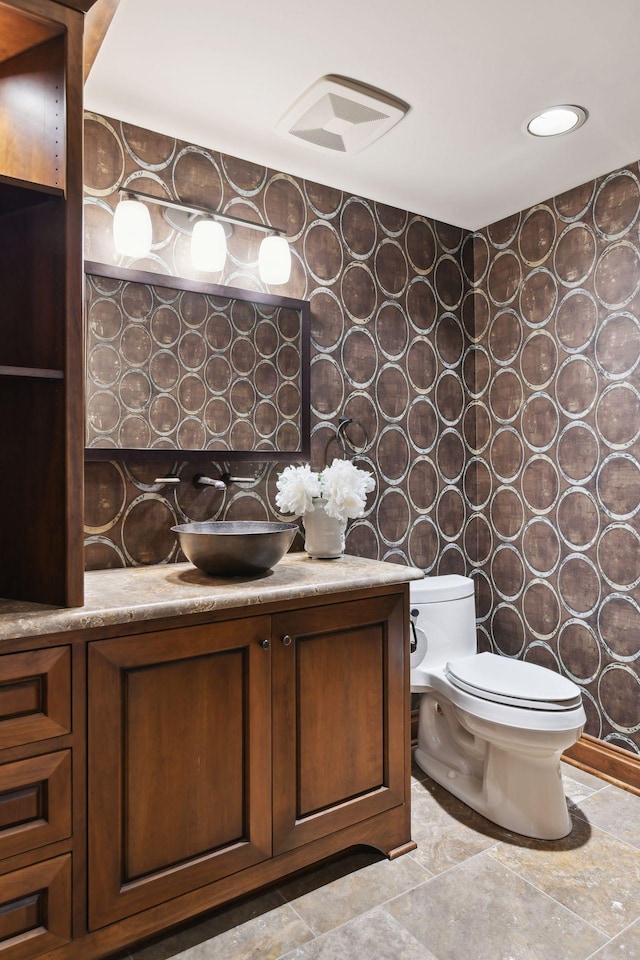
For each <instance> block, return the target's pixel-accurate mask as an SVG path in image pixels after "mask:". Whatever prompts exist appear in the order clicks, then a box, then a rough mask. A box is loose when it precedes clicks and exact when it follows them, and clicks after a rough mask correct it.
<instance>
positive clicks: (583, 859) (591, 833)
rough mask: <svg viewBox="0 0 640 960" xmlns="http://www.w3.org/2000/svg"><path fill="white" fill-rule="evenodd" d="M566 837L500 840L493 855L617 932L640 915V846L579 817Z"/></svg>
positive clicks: (596, 923)
mask: <svg viewBox="0 0 640 960" xmlns="http://www.w3.org/2000/svg"><path fill="white" fill-rule="evenodd" d="M573 824H574V826H573V830H572V831H571V833H570V834H569V836H568V837H565V838H564V839H563V840H554V841H553V842H545V841H541V840H523V841H522V843H521V845H520V846H514V845H510V844H507V843H498V844H497V845H496V846H495V847H493V848H492V849H491V850H490V851H489V853H488V855H489V856H491V857H493V858H494V859H496V860H497V861H499V862H500V863H502V864H504V865H505V866H507V867H509V868H510V869H511V870H514V871H515V872H516V873H518V874H519V875H520V876H521V877H524V878H525V879H526V880H528V881H530V882H531V883H533V884H535V886H536V887H539V889H540V890H543V891H544V892H545V893H547V894H549V896H551V897H553V898H554V899H555V900H557V901H558V902H559V903H562V904H564V906H566V907H568V908H569V909H570V910H573V911H574V912H575V913H576V914H578V916H580V917H583V918H584V919H585V920H588V921H589V922H590V923H591V924H593V925H594V926H595V927H597V928H598V929H599V930H602V931H603V932H604V933H606V934H608V936H610V937H612V936H615V935H616V934H617V933H620V931H621V930H623V929H624V928H625V927H626V926H628V925H629V924H630V923H632V922H633V921H634V920H636V919H637V918H638V917H639V916H640V851H638V850H637V849H635V848H634V847H632V846H630V845H629V844H627V843H624V842H623V841H621V840H617V839H616V838H615V837H612V836H609V835H608V834H606V833H604V832H603V831H602V830H599V829H598V828H597V827H594V826H592V825H591V824H589V823H587V822H586V821H584V820H582V819H580V818H579V817H576V818H574V819H573Z"/></svg>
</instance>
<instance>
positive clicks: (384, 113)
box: [276, 76, 409, 153]
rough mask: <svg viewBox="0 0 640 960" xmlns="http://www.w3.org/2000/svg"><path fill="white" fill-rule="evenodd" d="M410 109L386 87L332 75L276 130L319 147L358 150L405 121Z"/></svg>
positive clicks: (316, 85) (315, 86)
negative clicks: (385, 88) (375, 86)
mask: <svg viewBox="0 0 640 960" xmlns="http://www.w3.org/2000/svg"><path fill="white" fill-rule="evenodd" d="M408 109H409V106H408V104H406V103H403V102H402V101H401V100H397V99H396V98H395V97H392V96H391V95H390V94H388V93H384V92H383V91H382V90H376V89H375V88H374V87H369V86H366V85H365V84H363V83H358V82H356V81H355V80H348V79H346V78H345V77H336V76H328V77H323V78H322V79H321V80H318V81H317V82H316V83H314V84H313V86H311V87H309V89H308V90H307V91H306V93H303V94H302V96H301V97H299V98H298V100H296V102H295V103H294V104H293V106H292V107H291V108H290V109H289V110H287V112H286V113H285V115H284V116H283V117H282V119H281V120H280V121H279V122H278V123H277V124H276V130H277V131H278V132H279V133H282V134H284V136H288V137H296V138H297V139H298V140H302V141H303V142H305V143H307V144H308V145H309V146H311V147H315V148H317V149H319V150H336V151H338V152H339V153H358V152H359V151H360V150H363V149H364V148H365V147H368V146H369V144H371V143H373V142H374V140H377V139H378V138H379V137H381V136H383V134H385V133H386V132H387V131H388V130H390V129H391V128H392V127H393V126H395V124H396V123H398V121H399V120H402V118H403V116H404V115H405V113H406V112H407V110H408Z"/></svg>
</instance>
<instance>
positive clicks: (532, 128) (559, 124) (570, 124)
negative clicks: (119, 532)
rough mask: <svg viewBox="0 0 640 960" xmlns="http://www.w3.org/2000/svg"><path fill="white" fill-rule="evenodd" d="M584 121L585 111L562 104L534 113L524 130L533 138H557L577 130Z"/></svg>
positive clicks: (581, 108) (585, 117)
mask: <svg viewBox="0 0 640 960" xmlns="http://www.w3.org/2000/svg"><path fill="white" fill-rule="evenodd" d="M586 119H587V111H586V110H585V109H584V108H583V107H575V106H572V105H570V104H567V103H563V104H561V105H560V106H557V107H547V109H546V110H543V111H542V112H541V113H536V115H535V117H532V118H531V119H530V120H529V121H528V122H527V126H526V129H527V131H528V132H529V133H530V134H532V136H534V137H558V136H560V134H562V133H570V132H571V131H572V130H577V129H578V127H581V126H582V124H583V123H584V122H585V120H586Z"/></svg>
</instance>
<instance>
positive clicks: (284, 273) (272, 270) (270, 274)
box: [258, 236, 291, 284]
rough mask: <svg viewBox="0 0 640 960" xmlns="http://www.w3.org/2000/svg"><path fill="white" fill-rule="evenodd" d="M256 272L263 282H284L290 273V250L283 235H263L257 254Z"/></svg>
mask: <svg viewBox="0 0 640 960" xmlns="http://www.w3.org/2000/svg"><path fill="white" fill-rule="evenodd" d="M258 272H259V273H260V279H261V280H262V282H263V283H268V284H278V283H286V282H287V280H288V279H289V277H290V275H291V251H290V250H289V244H288V243H287V241H286V239H285V237H278V236H269V237H265V238H264V240H263V241H262V243H261V244H260V253H259V254H258Z"/></svg>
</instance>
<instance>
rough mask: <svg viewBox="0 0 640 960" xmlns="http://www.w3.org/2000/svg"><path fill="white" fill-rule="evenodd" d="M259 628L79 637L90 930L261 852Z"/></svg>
mask: <svg viewBox="0 0 640 960" xmlns="http://www.w3.org/2000/svg"><path fill="white" fill-rule="evenodd" d="M269 628H270V621H269V618H268V617H251V618H247V619H240V620H231V621H226V622H223V623H214V624H208V625H204V626H195V627H184V628H180V629H175V630H167V631H162V632H158V633H149V634H144V635H141V636H132V637H126V638H118V639H114V640H104V641H97V642H95V643H92V644H90V645H89V654H88V658H89V659H88V671H89V676H88V683H89V745H88V750H89V770H88V785H89V823H90V830H89V890H90V899H89V923H90V928H91V929H96V928H97V927H100V926H103V925H105V924H107V923H111V922H113V921H115V920H118V919H121V918H123V917H126V916H130V915H131V914H134V913H137V912H138V911H140V910H143V909H145V908H147V907H150V906H153V905H156V904H159V903H163V902H164V901H167V900H169V899H171V898H173V897H176V896H179V895H180V894H182V893H185V892H187V891H189V890H194V889H196V888H198V887H202V886H204V885H205V884H207V883H211V882H212V881H215V880H218V879H220V878H221V877H224V876H227V875H229V874H232V873H235V872H236V871H238V870H241V869H243V868H244V867H248V866H250V865H252V864H255V863H258V862H259V861H261V860H265V859H267V858H269V857H270V856H271V714H270V693H271V687H270V678H271V669H270V660H271V657H270V654H269V650H268V643H267V646H266V647H264V646H263V645H262V644H263V643H265V642H266V641H268V638H269Z"/></svg>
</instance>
